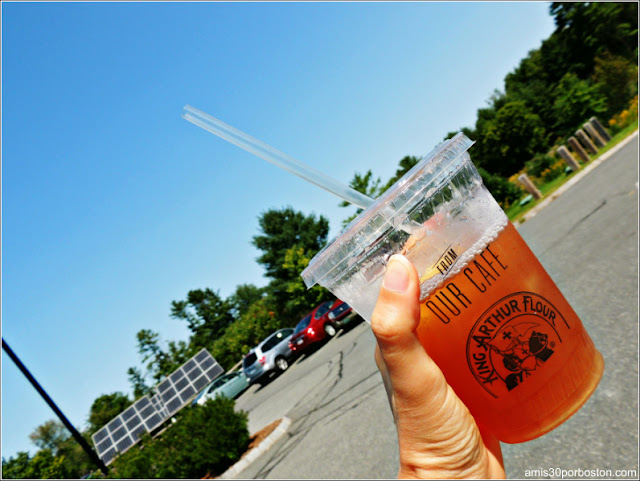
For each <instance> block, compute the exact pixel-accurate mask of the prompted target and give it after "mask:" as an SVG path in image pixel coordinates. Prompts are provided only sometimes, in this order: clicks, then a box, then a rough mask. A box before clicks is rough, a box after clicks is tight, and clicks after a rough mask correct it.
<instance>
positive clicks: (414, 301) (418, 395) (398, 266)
mask: <svg viewBox="0 0 640 481" xmlns="http://www.w3.org/2000/svg"><path fill="white" fill-rule="evenodd" d="M419 297H420V283H419V279H418V274H417V272H416V270H415V268H414V267H413V265H412V264H411V262H409V260H408V259H406V258H405V257H404V256H401V255H394V256H392V257H391V259H390V260H389V263H388V265H387V271H386V272H385V277H384V279H383V281H382V287H381V288H380V294H379V296H378V302H377V304H376V307H375V309H374V311H373V315H372V318H371V328H372V330H373V333H374V335H375V336H376V339H377V341H378V346H379V348H380V355H381V358H382V360H383V362H384V365H385V366H386V371H387V373H388V376H389V378H390V381H391V384H392V386H393V390H394V393H395V395H396V398H397V399H396V401H397V402H400V401H401V400H404V401H406V402H408V403H409V404H411V405H414V406H415V405H416V403H419V404H423V403H424V402H425V400H429V399H431V400H432V401H435V402H438V401H440V402H441V401H442V400H441V399H440V398H441V397H443V396H445V395H446V381H445V380H444V376H443V375H442V372H441V371H440V369H439V368H438V366H437V365H436V364H435V363H434V362H433V360H432V359H431V358H430V357H429V355H428V354H427V353H426V351H425V350H424V347H423V346H422V344H420V341H419V340H418V337H417V335H416V328H417V327H418V323H419V322H420V304H419ZM434 396H435V398H434Z"/></svg>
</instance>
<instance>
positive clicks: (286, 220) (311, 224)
mask: <svg viewBox="0 0 640 481" xmlns="http://www.w3.org/2000/svg"><path fill="white" fill-rule="evenodd" d="M258 224H259V229H260V234H258V235H256V236H254V237H253V240H252V243H253V245H254V246H255V247H256V248H257V249H258V250H260V251H262V254H261V255H260V257H258V259H257V261H258V263H259V264H261V265H262V266H264V268H265V271H266V272H265V275H266V276H267V277H270V278H271V279H278V280H284V281H288V280H291V273H290V272H289V271H287V270H286V269H285V268H284V267H283V264H284V258H285V255H286V252H287V249H289V248H291V247H292V246H294V245H299V246H302V247H303V248H304V249H305V251H309V252H313V253H314V254H315V253H316V252H318V251H319V250H320V249H321V248H322V247H323V246H324V244H325V243H326V241H327V235H328V233H329V221H328V220H327V219H326V218H325V217H323V216H319V217H318V218H316V216H315V215H305V214H303V213H302V212H297V211H295V210H294V209H293V208H291V207H286V208H284V209H280V210H277V209H270V210H268V211H266V212H263V213H262V214H261V215H260V217H259V218H258Z"/></svg>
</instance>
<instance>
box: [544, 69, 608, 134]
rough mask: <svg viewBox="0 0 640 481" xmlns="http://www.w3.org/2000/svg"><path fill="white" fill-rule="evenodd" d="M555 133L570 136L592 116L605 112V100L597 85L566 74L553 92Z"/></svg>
mask: <svg viewBox="0 0 640 481" xmlns="http://www.w3.org/2000/svg"><path fill="white" fill-rule="evenodd" d="M553 97H554V103H553V109H554V112H555V117H556V123H555V125H554V127H555V129H556V132H558V133H559V134H560V135H570V134H572V133H573V132H574V130H575V129H576V128H579V127H581V126H582V124H583V123H584V122H586V121H587V120H589V118H590V117H591V116H592V115H596V116H597V115H599V114H602V113H604V112H606V110H607V100H606V98H605V97H604V95H603V94H602V92H601V90H600V89H599V88H598V86H597V85H594V84H592V83H591V82H590V81H589V80H581V79H579V78H578V76H577V75H575V74H573V73H567V74H566V75H565V76H564V77H562V79H560V83H559V84H558V85H557V87H556V88H555V90H554V92H553Z"/></svg>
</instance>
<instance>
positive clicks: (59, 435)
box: [29, 419, 71, 456]
mask: <svg viewBox="0 0 640 481" xmlns="http://www.w3.org/2000/svg"><path fill="white" fill-rule="evenodd" d="M70 435H71V433H69V430H68V429H67V428H66V427H65V425H64V424H62V423H61V422H60V421H58V420H55V419H50V420H49V421H45V422H44V423H42V424H41V425H40V426H38V427H36V428H35V429H34V430H33V432H32V433H31V434H29V439H31V442H32V443H33V444H35V445H36V446H38V447H39V448H40V449H48V450H50V451H51V452H52V453H53V455H54V456H55V455H56V454H57V453H58V450H59V448H60V446H61V445H62V443H63V442H64V441H65V440H66V439H67V438H68V437H69V436H70Z"/></svg>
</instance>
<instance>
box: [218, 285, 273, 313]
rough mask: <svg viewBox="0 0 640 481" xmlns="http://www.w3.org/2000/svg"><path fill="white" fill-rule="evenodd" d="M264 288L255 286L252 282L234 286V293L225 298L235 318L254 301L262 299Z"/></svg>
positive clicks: (245, 310)
mask: <svg viewBox="0 0 640 481" xmlns="http://www.w3.org/2000/svg"><path fill="white" fill-rule="evenodd" d="M264 294H265V289H264V288H262V287H256V286H254V285H253V284H240V285H239V286H236V290H235V291H234V293H233V294H232V295H231V296H229V298H228V299H227V300H228V301H229V303H230V304H231V306H232V307H231V310H232V312H233V317H234V318H235V319H237V318H239V317H240V316H242V315H243V314H244V313H245V312H247V309H249V306H251V304H253V303H254V302H256V301H259V300H260V299H262V296H263V295H264Z"/></svg>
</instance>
